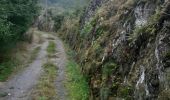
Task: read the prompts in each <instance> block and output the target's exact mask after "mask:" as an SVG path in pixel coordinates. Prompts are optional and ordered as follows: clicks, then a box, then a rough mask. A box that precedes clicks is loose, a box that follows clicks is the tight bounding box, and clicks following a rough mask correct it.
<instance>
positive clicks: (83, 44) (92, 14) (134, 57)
mask: <svg viewBox="0 0 170 100" xmlns="http://www.w3.org/2000/svg"><path fill="white" fill-rule="evenodd" d="M169 9H170V2H169V1H168V0H92V2H91V3H90V5H89V6H88V7H87V8H86V10H85V12H84V14H83V15H82V16H81V17H80V18H72V19H65V22H64V23H63V26H62V28H61V32H62V33H63V32H64V33H65V34H61V36H62V37H63V38H64V39H65V40H66V41H67V42H68V43H69V44H70V46H71V47H72V49H74V51H75V52H76V55H77V56H76V57H75V59H77V62H79V63H80V64H81V65H82V72H83V73H84V75H86V76H87V77H88V80H89V85H90V88H91V97H90V99H92V100H96V99H101V100H108V99H110V100H114V99H115V98H120V99H121V98H124V99H127V100H132V99H135V100H146V99H147V100H148V99H149V100H155V99H158V100H168V99H170V96H169V93H170V88H169V87H170V34H169V33H170V10H169ZM77 20H80V21H77ZM67 23H70V25H68V24H67ZM77 27H79V28H77Z"/></svg>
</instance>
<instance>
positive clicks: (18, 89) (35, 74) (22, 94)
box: [0, 40, 48, 100]
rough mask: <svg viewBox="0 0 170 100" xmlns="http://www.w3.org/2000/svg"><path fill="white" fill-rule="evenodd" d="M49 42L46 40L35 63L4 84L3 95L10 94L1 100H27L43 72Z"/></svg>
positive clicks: (0, 99)
mask: <svg viewBox="0 0 170 100" xmlns="http://www.w3.org/2000/svg"><path fill="white" fill-rule="evenodd" d="M47 46H48V41H47V40H46V41H45V42H44V43H43V44H42V46H41V50H40V52H39V54H38V56H37V58H36V59H35V61H33V63H31V64H30V65H29V66H28V67H27V68H26V69H24V71H23V72H20V73H18V74H17V75H15V76H14V77H13V78H11V79H10V80H8V81H7V82H6V83H4V85H3V87H1V89H0V91H1V93H8V96H6V97H5V98H0V100H27V99H28V97H29V94H30V93H31V89H32V88H33V86H34V85H35V84H36V82H37V80H38V78H39V76H40V73H41V71H42V67H41V66H42V64H43V61H44V60H46V48H47Z"/></svg>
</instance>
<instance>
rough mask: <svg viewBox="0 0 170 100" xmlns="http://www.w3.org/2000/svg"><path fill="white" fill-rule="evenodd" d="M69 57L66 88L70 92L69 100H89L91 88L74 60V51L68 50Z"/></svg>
mask: <svg viewBox="0 0 170 100" xmlns="http://www.w3.org/2000/svg"><path fill="white" fill-rule="evenodd" d="M67 55H68V56H69V59H68V62H67V65H66V77H67V80H66V84H65V85H66V88H67V90H68V95H69V100H88V99H89V86H88V83H87V81H86V78H85V77H84V76H83V74H82V73H81V71H80V66H79V65H78V64H77V63H76V62H75V61H74V60H73V56H74V53H73V51H71V50H69V49H67Z"/></svg>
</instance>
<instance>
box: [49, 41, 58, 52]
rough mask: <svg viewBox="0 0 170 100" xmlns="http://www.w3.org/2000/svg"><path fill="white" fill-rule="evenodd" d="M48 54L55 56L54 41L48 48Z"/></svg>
mask: <svg viewBox="0 0 170 100" xmlns="http://www.w3.org/2000/svg"><path fill="white" fill-rule="evenodd" d="M47 52H48V54H53V53H55V52H56V44H55V43H54V42H53V41H50V42H49V45H48V47H47Z"/></svg>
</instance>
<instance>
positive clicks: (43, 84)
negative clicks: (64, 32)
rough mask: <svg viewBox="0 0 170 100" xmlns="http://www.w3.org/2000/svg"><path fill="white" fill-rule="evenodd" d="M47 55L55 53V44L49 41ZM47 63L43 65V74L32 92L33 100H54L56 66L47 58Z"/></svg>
mask: <svg viewBox="0 0 170 100" xmlns="http://www.w3.org/2000/svg"><path fill="white" fill-rule="evenodd" d="M46 51H47V53H48V54H47V55H52V54H53V55H54V54H55V53H56V44H55V42H54V41H49V45H48V47H47V49H46ZM47 59H48V60H47V62H46V63H45V64H44V65H43V70H44V72H43V74H42V76H41V78H40V80H39V82H38V84H37V86H36V89H35V90H34V91H33V92H32V96H33V97H32V99H33V100H56V89H55V80H56V77H57V66H56V64H54V63H53V62H52V61H51V58H49V57H48V58H47Z"/></svg>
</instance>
